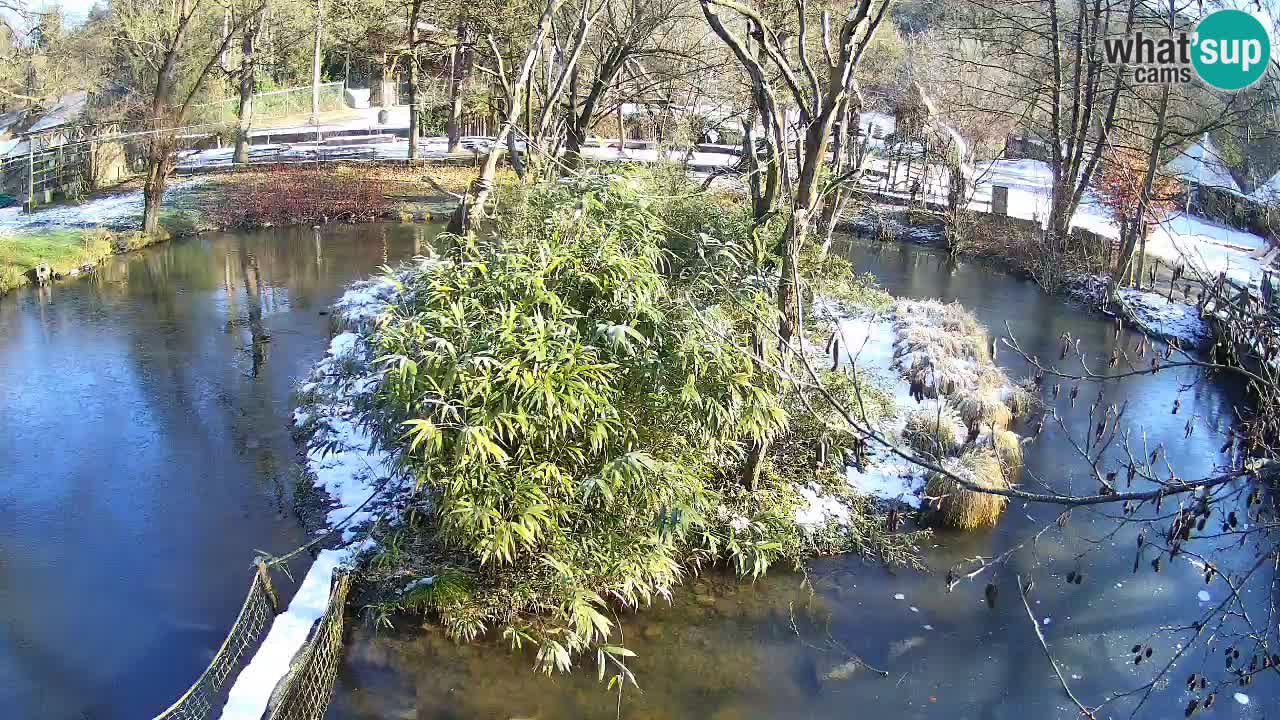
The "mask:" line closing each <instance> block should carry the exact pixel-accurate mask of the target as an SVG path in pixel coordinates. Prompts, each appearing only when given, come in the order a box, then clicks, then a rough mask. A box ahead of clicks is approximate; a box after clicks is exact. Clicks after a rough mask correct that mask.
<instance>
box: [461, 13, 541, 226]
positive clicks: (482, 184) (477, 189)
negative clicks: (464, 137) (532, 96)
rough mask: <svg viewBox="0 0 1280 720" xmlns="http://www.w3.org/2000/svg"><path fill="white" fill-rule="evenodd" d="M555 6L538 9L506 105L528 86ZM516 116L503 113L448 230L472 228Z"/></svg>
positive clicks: (517, 104)
mask: <svg viewBox="0 0 1280 720" xmlns="http://www.w3.org/2000/svg"><path fill="white" fill-rule="evenodd" d="M558 5H559V0H547V2H546V7H545V8H544V9H543V11H542V17H541V18H539V20H538V26H537V28H536V30H535V32H534V36H533V39H532V41H531V42H530V43H529V49H528V50H526V51H525V57H524V63H523V64H522V65H521V67H520V74H519V75H518V76H516V78H515V80H514V82H513V83H512V86H511V97H510V105H511V107H512V108H513V109H514V108H517V107H520V103H522V102H524V93H525V91H526V88H527V87H528V85H529V76H530V74H532V73H533V63H534V60H535V59H536V58H537V55H538V48H539V47H540V46H541V45H542V40H543V38H545V37H546V35H547V28H548V26H550V24H551V15H552V13H554V12H555V10H556V7H557V6H558ZM517 119H518V114H517V113H516V112H514V111H513V112H509V113H507V119H506V122H504V123H502V127H500V128H499V129H498V132H497V134H496V136H495V137H494V139H493V145H491V146H490V147H489V154H488V155H487V156H486V157H485V161H484V165H483V166H482V167H481V169H480V174H479V175H478V176H476V179H475V180H474V181H472V183H471V187H470V188H469V189H468V190H467V194H466V195H465V196H463V198H462V200H460V201H459V202H458V207H457V209H456V210H454V212H453V217H451V218H450V219H449V228H448V230H449V232H451V233H454V234H455V235H466V234H468V233H470V232H471V231H472V229H473V228H474V224H475V220H476V218H477V217H478V216H479V215H480V212H481V210H482V209H483V208H484V204H485V201H487V200H488V199H489V193H490V192H492V190H493V178H494V176H495V175H496V174H497V172H498V158H499V157H500V156H501V154H502V146H503V144H504V143H505V142H506V141H507V137H508V136H509V135H510V134H511V128H512V126H513V125H514V124H515V123H516V122H517Z"/></svg>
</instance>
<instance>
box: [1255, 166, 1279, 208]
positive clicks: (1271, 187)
mask: <svg viewBox="0 0 1280 720" xmlns="http://www.w3.org/2000/svg"><path fill="white" fill-rule="evenodd" d="M1249 199H1250V200H1253V201H1255V202H1260V203H1263V204H1267V203H1273V202H1280V172H1278V173H1276V174H1275V175H1272V176H1271V179H1270V180H1268V181H1266V182H1264V183H1262V184H1261V185H1259V186H1258V187H1256V188H1254V189H1253V192H1251V193H1249Z"/></svg>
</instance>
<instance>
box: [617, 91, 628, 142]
mask: <svg viewBox="0 0 1280 720" xmlns="http://www.w3.org/2000/svg"><path fill="white" fill-rule="evenodd" d="M626 154H627V121H626V119H625V118H623V117H622V98H618V155H626Z"/></svg>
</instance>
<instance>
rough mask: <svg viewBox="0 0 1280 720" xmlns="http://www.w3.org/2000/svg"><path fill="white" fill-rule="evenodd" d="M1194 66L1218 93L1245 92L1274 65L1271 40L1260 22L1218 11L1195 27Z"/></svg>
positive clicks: (1236, 12)
mask: <svg viewBox="0 0 1280 720" xmlns="http://www.w3.org/2000/svg"><path fill="white" fill-rule="evenodd" d="M1193 44H1194V45H1195V49H1194V50H1193V51H1192V53H1191V64H1192V65H1193V66H1194V67H1195V69H1196V74H1197V75H1199V76H1200V79H1201V80H1203V81H1205V83H1207V84H1208V85H1209V86H1210V87H1214V88H1217V89H1218V90H1243V89H1244V88H1247V87H1249V86H1250V85H1252V84H1254V83H1255V82H1257V81H1258V79H1259V78H1261V77H1262V74H1263V73H1265V72H1266V71H1267V63H1269V62H1271V36H1270V35H1268V34H1267V29H1266V28H1265V27H1263V26H1262V23H1261V22H1260V21H1259V20H1258V18H1256V17H1254V16H1252V15H1250V14H1249V13H1247V12H1244V11H1243V10H1217V11H1215V12H1211V13H1209V14H1208V15H1206V16H1205V18H1204V19H1203V20H1201V21H1200V24H1199V25H1197V26H1196V37H1195V40H1193Z"/></svg>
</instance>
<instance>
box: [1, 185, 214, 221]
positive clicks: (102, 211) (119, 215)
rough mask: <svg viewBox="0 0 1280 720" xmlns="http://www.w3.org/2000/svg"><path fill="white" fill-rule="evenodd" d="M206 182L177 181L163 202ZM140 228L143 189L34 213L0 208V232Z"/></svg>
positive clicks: (168, 203)
mask: <svg viewBox="0 0 1280 720" xmlns="http://www.w3.org/2000/svg"><path fill="white" fill-rule="evenodd" d="M202 182H204V179H203V178H197V179H191V180H187V181H185V182H174V183H172V184H170V186H169V187H168V188H167V189H166V190H165V193H164V195H165V197H164V204H165V205H170V204H171V203H172V202H173V201H174V200H175V199H176V197H177V196H178V195H180V194H181V193H184V192H186V191H188V190H190V189H191V188H192V187H194V186H195V185H197V184H200V183H202ZM95 227H102V228H107V229H108V230H138V229H141V228H142V191H141V190H133V191H130V192H121V193H115V194H112V195H103V196H99V197H96V198H93V199H92V200H88V201H85V202H83V203H80V204H79V205H55V206H52V207H49V208H45V209H43V210H37V211H35V212H33V213H27V212H23V211H22V208H21V207H9V208H0V234H18V233H31V232H38V231H40V230H47V229H50V228H95Z"/></svg>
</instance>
